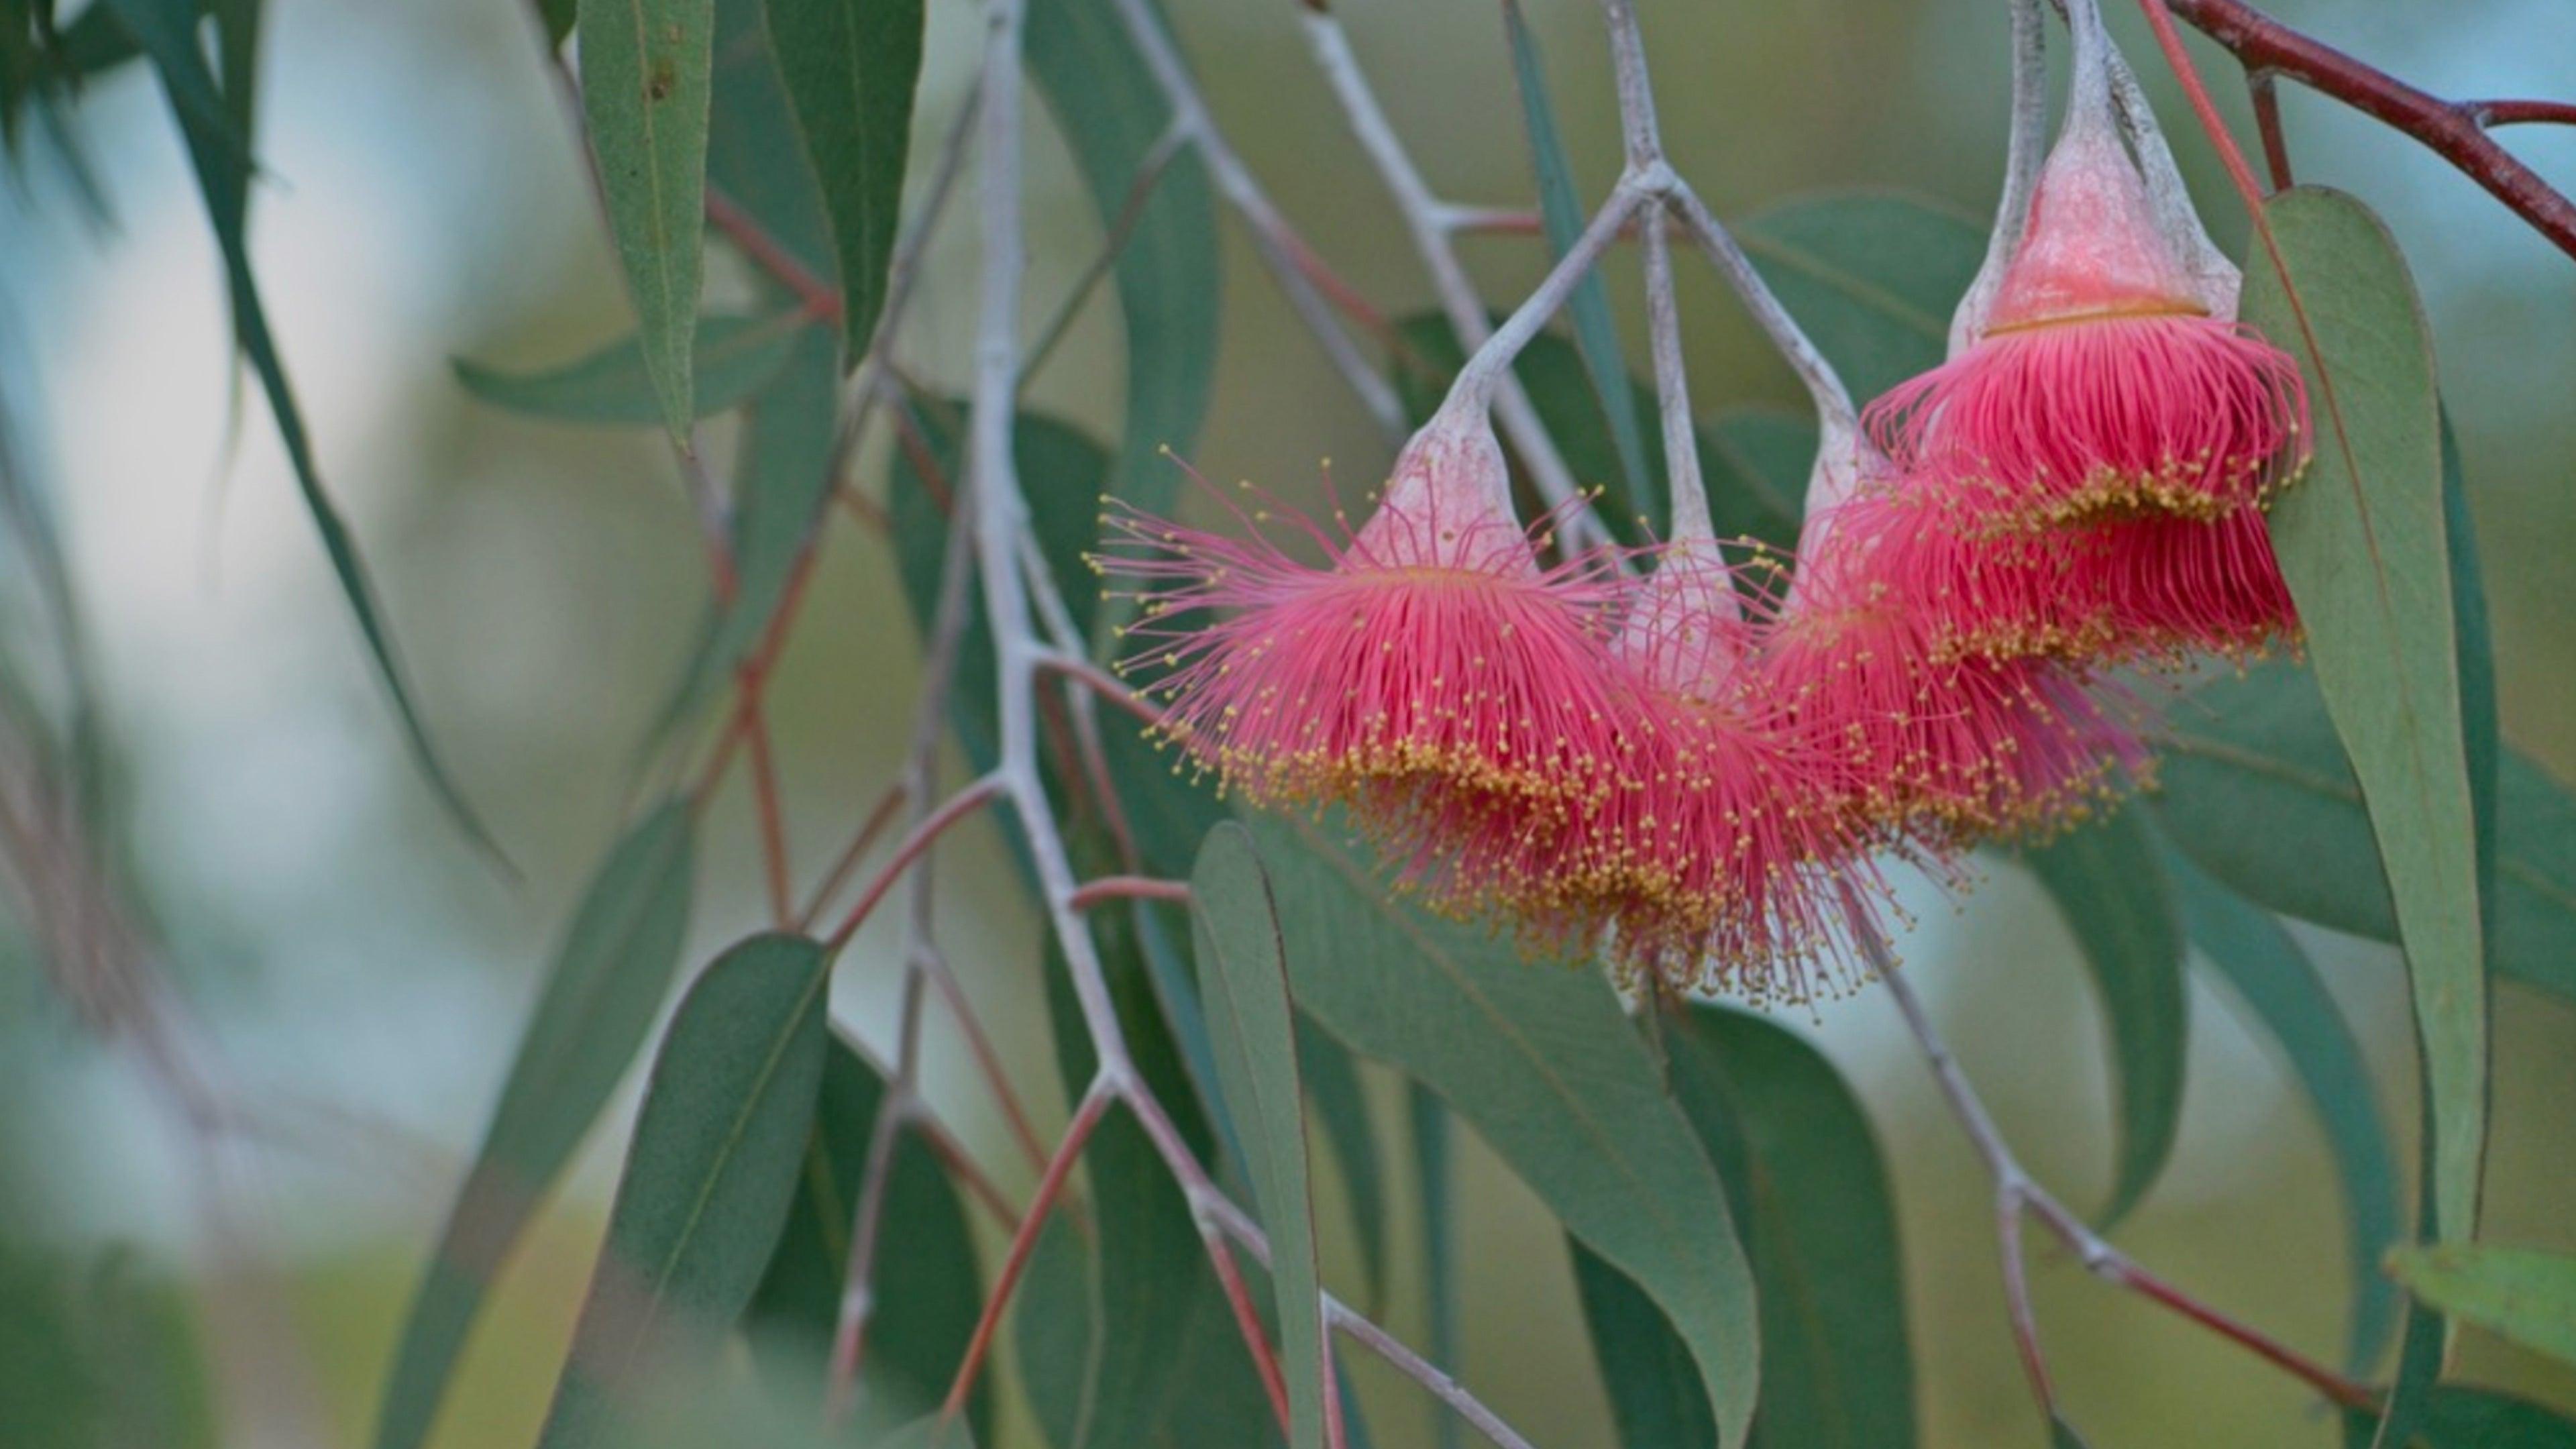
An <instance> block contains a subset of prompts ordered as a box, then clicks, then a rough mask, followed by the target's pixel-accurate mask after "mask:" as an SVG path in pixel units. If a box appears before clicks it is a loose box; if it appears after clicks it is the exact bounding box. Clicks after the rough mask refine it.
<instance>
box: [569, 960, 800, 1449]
mask: <svg viewBox="0 0 2576 1449" xmlns="http://www.w3.org/2000/svg"><path fill="white" fill-rule="evenodd" d="M829 966H830V962H829V961H828V959H827V958H826V956H825V954H824V951H823V948H822V947H821V946H820V945H817V944H816V943H814V942H812V941H809V940H806V939H804V938H803V937H799V936H779V935H759V936H753V937H751V938H749V939H747V940H745V941H743V942H742V943H740V944H739V945H736V946H734V947H733V948H732V949H731V950H728V951H726V952H725V953H724V954H723V955H722V956H719V957H717V958H716V960H715V962H714V963H713V964H712V965H710V966H708V967H707V969H706V971H705V972H704V974H702V975H700V976H699V977H698V979H697V982H696V983H695V984H694V985H692V986H691V987H690V988H689V991H688V994H687V995H686V996H684V997H682V998H681V999H680V1007H679V1010H678V1011H677V1012H676V1013H674V1014H673V1016H672V1018H671V1026H670V1030H669V1031H668V1032H667V1033H666V1034H665V1035H664V1036H663V1038H662V1050H661V1055H660V1056H659V1057H657V1058H656V1059H655V1060H654V1063H653V1079H652V1081H651V1082H650V1083H649V1084H647V1086H646V1087H645V1090H644V1105H643V1108H642V1110H641V1111H640V1112H638V1114H637V1116H636V1119H635V1140H634V1142H633V1144H632V1145H631V1146H629V1147H628V1148H627V1152H626V1171H625V1175H624V1176H623V1177H622V1178H620V1179H619V1181H618V1184H617V1198H616V1201H615V1202H614V1203H613V1204H611V1206H610V1207H609V1210H608V1236H607V1239H606V1241H605V1242H603V1243H602V1244H601V1245H600V1250H599V1265H598V1267H597V1268H595V1269H594V1270H593V1271H592V1275H591V1281H590V1292H589V1295H588V1296H587V1297H586V1298H585V1299H584V1300H583V1302H582V1308H581V1319H580V1322H579V1324H578V1326H577V1327H576V1328H575V1329H574V1331H573V1341H572V1354H571V1357H570V1359H569V1361H567V1362H566V1363H565V1365H564V1371H563V1377H562V1378H561V1379H560V1380H559V1381H558V1382H557V1383H556V1385H555V1399H554V1406H553V1407H552V1408H551V1409H550V1410H548V1411H547V1414H546V1423H545V1429H544V1432H543V1433H542V1434H540V1435H539V1437H538V1440H537V1442H538V1445H539V1449H570V1446H575V1445H588V1444H604V1443H613V1442H615V1440H616V1437H617V1433H618V1429H619V1423H620V1419H621V1417H622V1415H621V1412H620V1410H621V1400H622V1399H624V1398H627V1397H630V1396H632V1395H633V1394H635V1393H636V1392H637V1391H638V1390H639V1389H640V1388H641V1387H643V1386H644V1385H646V1384H647V1383H649V1382H650V1380H651V1377H652V1375H653V1373H654V1372H655V1370H656V1369H657V1367H659V1366H660V1364H661V1363H662V1362H663V1361H664V1360H665V1359H666V1358H668V1359H671V1360H676V1361H680V1362H688V1361H693V1360H694V1359H696V1358H698V1357H701V1356H703V1355H705V1354H708V1353H711V1352H713V1350H714V1346H715V1341H716V1336H718V1335H721V1334H722V1333H723V1332H724V1331H725V1330H726V1329H727V1328H729V1327H730V1326H731V1325H732V1323H733V1321H734V1320H735V1319H736V1318H737V1317H739V1316H740V1315H741V1313H742V1310H743V1308H744V1306H745V1305H746V1304H748V1303H749V1302H750V1301H751V1296H752V1292H753V1290H754V1289H755V1288H757V1287H758V1286H759V1284H760V1278H761V1273H762V1270H763V1268H764V1267H765V1266H766V1265H767V1264H768V1262H769V1255H770V1251H771V1249H773V1248H774V1247H776V1246H777V1243H778V1236H779V1232H780V1230H781V1228H783V1227H784V1226H785V1224H786V1221H787V1210H788V1208H789V1206H790V1205H791V1204H792V1202H793V1201H794V1198H795V1195H796V1184H797V1178H798V1169H799V1168H800V1167H801V1166H802V1164H803V1162H804V1158H805V1140H806V1135H807V1133H808V1132H809V1131H810V1130H811V1129H812V1127H813V1123H814V1103H815V1096H816V1090H817V1088H818V1087H819V1086H820V1084H821V1081H822V1076H823V1056H824V1044H825V1041H826V1039H827V1038H826V1034H825V1031H824V1025H823V996H824V987H825V985H826V984H827V983H828V982H829V980H830V970H829Z"/></svg>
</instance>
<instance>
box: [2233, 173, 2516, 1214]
mask: <svg viewBox="0 0 2576 1449" xmlns="http://www.w3.org/2000/svg"><path fill="white" fill-rule="evenodd" d="M2265 211H2266V213H2267V214H2268V216H2269V217H2270V219H2271V229H2272V232H2273V234H2274V236H2275V237H2276V238H2277V239H2278V241H2279V244H2280V249H2281V253H2282V255H2283V257H2284V259H2285V260H2286V262H2287V265H2288V267H2289V270H2290V272H2291V273H2292V276H2293V278H2294V279H2295V283H2296V291H2297V294H2298V302H2299V306H2300V307H2301V308H2302V309H2303V310H2304V313H2305V316H2306V319H2307V323H2308V326H2309V327H2310V328H2312V329H2313V332H2314V338H2315V345H2316V347H2317V348H2318V349H2319V351H2320V352H2321V354H2322V355H2321V356H2312V357H2304V358H2303V362H2304V366H2305V370H2306V372H2307V375H2308V390H2309V395H2310V398H2311V399H2312V403H2313V406H2314V408H2315V413H2316V418H2317V428H2318V437H2317V456H2316V462H2315V464H2314V466H2313V468H2312V469H2311V474H2310V476H2309V478H2308V479H2307V480H2306V482H2305V483H2303V484H2302V485H2301V486H2299V487H2297V488H2294V489H2292V490H2290V491H2289V492H2288V493H2287V494H2285V495H2283V497H2282V498H2281V500H2280V502H2279V503H2277V504H2276V505H2274V507H2273V508H2272V510H2271V512H2270V514H2269V518H2270V525H2271V532H2272V540H2273V547H2274V550H2275V551H2276V552H2277V553H2279V555H2280V558H2281V575H2282V577H2283V578H2285V579H2287V580H2288V581H2289V584H2290V593H2291V597H2292V598H2294V599H2296V600H2297V601H2298V605H2299V617H2300V620H2301V622H2302V623H2303V624H2304V625H2305V628H2306V631H2307V637H2308V651H2309V654H2310V656H2311V657H2312V658H2313V659H2314V660H2315V661H2316V673H2317V681H2318V683H2319V685H2320V686H2321V688H2322V690H2323V692H2324V694H2325V700H2326V709H2327V712H2328V713H2329V714H2331V715H2332V716H2333V718H2334V721H2335V730H2336V733H2337V734H2338V735H2340V736H2341V737H2342V739H2343V742H2344V746H2345V748H2346V750H2347V751H2348V752H2349V753H2350V755H2351V758H2352V762H2353V767H2354V773H2355V775H2356V776H2357V777H2358V778H2359V780H2360V781H2361V788H2362V797H2363V799H2364V800H2365V801H2367V802H2368V804H2369V807H2370V819H2371V830H2372V834H2373V835H2374V837H2375V838H2376V839H2377V840H2378V842H2379V853H2380V858H2381V860H2382V861H2383V863H2384V864H2385V865H2386V867H2387V878H2388V880H2389V882H2390V884H2391V885H2392V887H2393V894H2394V898H2395V902H2396V907H2397V921H2398V930H2399V935H2400V936H2401V938H2402V939H2403V942H2404V945H2405V947H2406V959H2407V970H2408V974H2409V976H2410V977H2411V979H2412V981H2413V983H2414V989H2415V1014H2416V1018H2417V1020H2418V1022H2419V1024H2420V1026H2421V1029H2422V1033H2423V1038H2424V1046H2425V1063H2426V1068H2425V1070H2426V1077H2427V1083H2428V1089H2429V1091H2430V1092H2431V1094H2432V1098H2433V1107H2434V1111H2433V1128H2434V1137H2433V1142H2434V1148H2433V1150H2434V1153H2435V1157H2436V1160H2437V1164H2438V1167H2437V1171H2436V1172H2435V1174H2434V1192H2435V1195H2436V1197H2437V1198H2438V1199H2439V1201H2440V1204H2441V1219H2442V1231H2443V1233H2444V1238H2445V1241H2465V1240H2466V1239H2468V1238H2469V1237H2470V1236H2471V1235H2472V1234H2473V1233H2474V1232H2475V1231H2476V1228H2477V1204H2478V1179H2479V1173H2480V1170H2481V1165H2482V1162H2483V1159H2484V1157H2485V1151H2486V1093H2487V1006H2486V972H2485V969H2484V962H2485V948H2484V945H2483V943H2482V933H2481V930H2480V924H2479V910H2478V881H2477V853H2476V844H2475V843H2476V838H2477V832H2476V823H2475V810H2474V807H2473V805H2472V802H2471V797H2470V793H2469V781H2468V770H2467V767H2466V765H2465V764H2464V752H2465V745H2464V742H2463V735H2462V726H2461V716H2460V677H2459V643H2458V638H2457V635H2456V633H2455V632H2454V625H2453V622H2452V602H2451V592H2450V589H2449V586H2448V579H2449V577H2450V558H2449V554H2448V552H2447V545H2446V543H2445V535H2446V530H2445V528H2444V526H2443V517H2442V455H2441V428H2440V409H2439V404H2438V402H2437V399H2436V397H2435V394H2434V389H2433V355H2432V345H2431V341H2430V339H2429V338H2428V336H2427V335H2426V331H2425V324H2424V316H2423V309H2422V307H2421V305H2420V304H2419V303H2418V301H2417V299H2416V296H2415V287H2414V282H2413V279H2412V278H2411V277H2409V276H2408V275H2407V271H2406V262H2405V259H2404V258H2403V257H2401V256H2400V255H2399V254H2398V251H2397V244H2396V243H2395V241H2394V240H2392V239H2391V238H2390V237H2389V235H2388V230H2387V228H2386V227H2385V226H2384V225H2382V224H2381V222H2380V220H2379V218H2378V217H2376V216H2374V215H2372V214H2371V213H2370V211H2369V210H2368V209H2367V208H2365V207H2364V206H2362V205H2361V204H2360V203H2359V202H2357V201H2354V200H2353V199H2351V198H2350V197H2347V196H2343V195H2341V194H2339V193H2335V192H2329V191H2323V190H2319V189H2316V188H2312V187H2302V188H2299V189H2296V190H2293V191H2289V192H2285V193H2283V194H2282V195H2280V196H2277V197H2274V198H2273V199H2272V200H2271V201H2270V202H2269V203H2267V204H2266V206H2265ZM2244 311H2245V318H2246V321H2247V322H2248V323H2250V324H2252V325H2253V326H2255V327H2257V328H2259V329H2260V330H2262V331H2263V332H2264V333H2265V334H2266V335H2268V336H2271V337H2275V338H2279V339H2281V340H2282V341H2283V342H2284V343H2288V344H2291V345H2293V346H2294V347H2295V348H2296V349H2297V350H2298V351H2300V352H2302V353H2304V352H2305V350H2306V349H2305V347H2304V345H2303V344H2301V342H2300V339H2301V329H2300V327H2299V325H2298V323H2297V320H2296V319H2295V317H2294V316H2293V313H2292V310H2291V304H2290V301H2289V298H2288V295H2287V292H2286V290H2285V284H2284V282H2283V279H2282V278H2281V277H2280V276H2279V275H2277V274H2276V273H2275V272H2274V271H2273V270H2272V269H2270V268H2256V269H2255V272H2254V275H2252V276H2251V277H2249V278H2247V280H2246V290H2245V307H2244Z"/></svg>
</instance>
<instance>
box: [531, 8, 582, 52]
mask: <svg viewBox="0 0 2576 1449" xmlns="http://www.w3.org/2000/svg"><path fill="white" fill-rule="evenodd" d="M579 8H580V6H579V0H537V18H538V19H539V20H540V21H542V22H544V24H545V27H546V48H547V49H548V50H561V49H563V43H564V39H565V38H566V37H567V36H569V35H571V34H572V25H573V21H574V19H575V18H576V16H575V11H577V10H578V9H579Z"/></svg>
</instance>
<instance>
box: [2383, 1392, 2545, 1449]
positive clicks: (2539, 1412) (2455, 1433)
mask: <svg viewBox="0 0 2576 1449" xmlns="http://www.w3.org/2000/svg"><path fill="white" fill-rule="evenodd" d="M2343 1418H2344V1442H2345V1443H2347V1444H2352V1445H2356V1446H2359V1445H2368V1444H2370V1443H2372V1442H2374V1441H2373V1435H2374V1434H2375V1433H2376V1432H2377V1431H2378V1429H2379V1427H2380V1425H2379V1416H2378V1415H2376V1414H2373V1413H2372V1412H2370V1411H2369V1410H2368V1409H2346V1410H2344V1413H2343ZM2413 1442H2414V1443H2415V1444H2418V1445H2421V1446H2424V1449H2576V1419H2568V1418H2566V1417H2564V1416H2563V1415H2561V1414H2559V1413H2558V1412H2556V1411H2555V1410H2552V1409H2546V1408H2543V1407H2541V1406H2540V1405H2538V1404H2535V1403H2533V1402H2531V1401H2530V1400H2528V1399H2519V1398H2516V1397H2514V1396H2513V1395H2511V1394H2505V1393H2498V1392H2497V1391H2495V1390H2493V1389H2476V1388H2469V1387H2467V1386H2465V1385H2461V1384H2438V1385H2435V1386H2434V1387H2433V1389H2432V1390H2431V1391H2430V1392H2429V1394H2427V1396H2426V1398H2425V1402H2424V1414H2423V1417H2422V1418H2421V1419H2420V1420H2419V1421H2418V1422H2417V1424H2416V1432H2415V1434H2414V1435H2413ZM2390 1449H2397V1446H2393V1445H2392V1446H2390Z"/></svg>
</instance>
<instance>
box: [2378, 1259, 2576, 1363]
mask: <svg viewBox="0 0 2576 1449" xmlns="http://www.w3.org/2000/svg"><path fill="white" fill-rule="evenodd" d="M2388 1270H2389V1271H2390V1272H2391V1273H2394V1274H2396V1275H2397V1281H2399V1282H2401V1283H2403V1284H2405V1285H2406V1287H2407V1289H2408V1291H2410V1292H2412V1293H2413V1294H2414V1295H2415V1296H2416V1297H2418V1298H2421V1299H2423V1300H2424V1301H2425V1302H2427V1303H2430V1304H2432V1305H2433V1306H2434V1307H2436V1308H2439V1309H2441V1310H2442V1311H2443V1312H2444V1313H2445V1314H2448V1315H2449V1316H2451V1317H2453V1318H2456V1319H2459V1320H2460V1321H2461V1322H2463V1323H2473V1324H2476V1325H2477V1326H2478V1327H2480V1328H2483V1329H2485V1330H2487V1331H2488V1332H2490V1333H2494V1334H2497V1335H2499V1336H2501V1337H2504V1338H2508V1339H2511V1340H2513V1341H2514V1342H2515V1343H2518V1344H2521V1345H2522V1346H2523V1347H2525V1348H2529V1349H2535V1350H2537V1351H2539V1352H2541V1353H2545V1354H2548V1355H2549V1356H2551V1357H2552V1358H2557V1359H2563V1360H2565V1361H2567V1362H2569V1363H2576V1258H2571V1257H2568V1256H2566V1255H2564V1254H2559V1253H2538V1252H2532V1251H2530V1250H2528V1249H2523V1248H2496V1247H2488V1246H2485V1245H2483V1244H2444V1245H2438V1246H2433V1247H2419V1248H2400V1249H2398V1250H2397V1251H2396V1252H2394V1253H2391V1254H2390V1255H2389V1257H2388Z"/></svg>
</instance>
